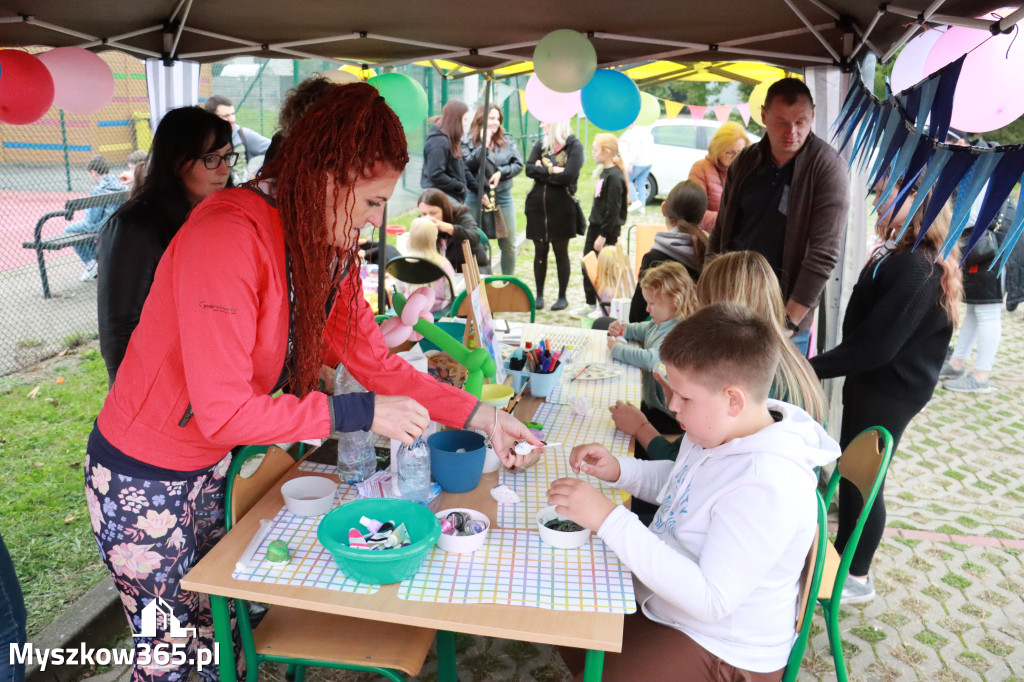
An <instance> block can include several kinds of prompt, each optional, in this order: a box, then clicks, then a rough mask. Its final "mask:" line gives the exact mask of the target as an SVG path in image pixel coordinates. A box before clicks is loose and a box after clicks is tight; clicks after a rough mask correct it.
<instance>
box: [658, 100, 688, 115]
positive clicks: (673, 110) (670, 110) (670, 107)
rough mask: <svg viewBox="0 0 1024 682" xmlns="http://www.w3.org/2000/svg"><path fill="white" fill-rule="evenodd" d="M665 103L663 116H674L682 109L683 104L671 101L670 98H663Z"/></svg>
mask: <svg viewBox="0 0 1024 682" xmlns="http://www.w3.org/2000/svg"><path fill="white" fill-rule="evenodd" d="M662 102H664V103H665V118H670V119H671V118H675V117H676V116H678V115H679V112H680V111H682V110H683V105H682V104H680V103H679V102H673V101H671V100H667V99H663V100H662Z"/></svg>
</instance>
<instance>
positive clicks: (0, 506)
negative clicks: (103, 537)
mask: <svg viewBox="0 0 1024 682" xmlns="http://www.w3.org/2000/svg"><path fill="white" fill-rule="evenodd" d="M37 389H38V390H37ZM106 394H107V370H106V367H105V365H104V364H103V358H102V357H100V354H99V352H98V351H97V350H96V344H95V343H92V344H88V345H86V346H80V347H79V348H77V349H73V350H71V351H68V352H67V354H66V355H63V356H58V357H56V358H53V359H51V360H47V361H45V362H42V363H40V364H38V365H36V366H34V367H32V368H29V369H27V370H24V371H22V372H20V373H18V374H12V375H9V376H6V377H3V378H0V461H2V462H3V485H0V533H2V534H3V536H4V542H5V543H6V544H7V548H8V550H10V553H11V558H12V559H13V561H14V568H15V571H16V572H17V574H18V578H19V580H20V581H21V586H22V590H23V591H24V593H25V605H26V607H27V608H28V634H29V637H32V636H33V635H34V634H36V633H38V632H39V631H40V630H42V629H43V628H44V627H46V625H47V624H49V622H50V621H51V620H53V618H54V617H55V616H57V615H58V614H59V613H60V612H61V611H63V610H64V609H65V608H67V606H68V605H69V604H70V603H71V602H73V601H74V600H75V599H77V598H78V597H80V596H81V595H82V594H84V593H85V592H86V591H87V590H88V589H89V588H91V587H92V586H93V585H95V584H96V583H97V582H99V580H100V579H101V578H102V577H103V576H104V575H105V574H106V568H105V567H104V566H103V564H101V563H100V555H99V551H98V550H97V549H96V541H95V540H94V539H93V535H92V527H91V525H90V523H89V514H88V511H87V510H86V506H85V492H84V489H83V488H84V479H83V474H82V460H83V458H84V457H85V444H86V440H87V439H88V437H89V432H90V431H91V430H92V425H93V420H94V419H95V418H96V415H97V413H98V412H99V410H100V406H101V405H102V404H103V399H104V397H105V396H106Z"/></svg>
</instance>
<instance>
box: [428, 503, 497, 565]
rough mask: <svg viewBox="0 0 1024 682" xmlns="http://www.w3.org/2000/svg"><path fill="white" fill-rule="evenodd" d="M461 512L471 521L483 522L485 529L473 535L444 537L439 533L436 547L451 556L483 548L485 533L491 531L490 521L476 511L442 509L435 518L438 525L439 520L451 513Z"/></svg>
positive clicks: (457, 508)
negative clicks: (449, 553)
mask: <svg viewBox="0 0 1024 682" xmlns="http://www.w3.org/2000/svg"><path fill="white" fill-rule="evenodd" d="M456 511H457V512H462V513H463V514H468V515H469V518H470V519H472V520H473V521H483V522H484V523H485V524H486V528H484V530H483V531H482V532H480V533H475V534H473V535H445V534H444V533H441V537H440V538H438V540H437V546H438V547H440V548H441V549H443V550H444V551H446V552H451V553H452V554H472V553H473V552H475V551H476V550H478V549H480V548H481V547H483V546H484V543H485V542H487V533H488V532H490V530H491V520H490V519H489V518H487V514H484V513H483V512H479V511H477V510H476V509H465V508H463V507H455V508H452V509H444V510H442V511H439V512H437V514H435V516H436V517H437V520H438V522H439V523H440V521H441V519H443V518H444V517H446V516H448V514H450V513H452V512H456Z"/></svg>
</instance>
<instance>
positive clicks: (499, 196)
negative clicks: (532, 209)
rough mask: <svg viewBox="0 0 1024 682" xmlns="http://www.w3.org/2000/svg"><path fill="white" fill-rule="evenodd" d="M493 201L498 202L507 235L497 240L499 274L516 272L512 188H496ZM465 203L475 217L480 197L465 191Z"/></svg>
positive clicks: (472, 192) (514, 218)
mask: <svg viewBox="0 0 1024 682" xmlns="http://www.w3.org/2000/svg"><path fill="white" fill-rule="evenodd" d="M494 202H495V203H496V204H498V210H499V211H501V217H502V219H503V220H504V221H505V231H506V232H507V233H508V236H507V237H502V238H501V239H499V240H498V248H499V249H501V274H503V275H514V274H516V208H515V204H514V203H513V202H512V188H511V187H509V188H508V189H504V190H502V189H499V190H496V191H495V193H494ZM466 205H467V206H469V209H470V210H471V211H472V212H473V217H474V218H475V217H476V216H477V211H479V210H480V197H478V196H477V195H476V192H474V191H473V190H467V192H466Z"/></svg>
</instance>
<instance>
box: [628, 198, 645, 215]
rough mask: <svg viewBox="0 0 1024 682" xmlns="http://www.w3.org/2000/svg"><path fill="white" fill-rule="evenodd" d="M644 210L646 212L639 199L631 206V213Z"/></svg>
mask: <svg viewBox="0 0 1024 682" xmlns="http://www.w3.org/2000/svg"><path fill="white" fill-rule="evenodd" d="M642 210H644V205H643V203H642V202H641V201H640V200H639V199H637V200H635V201H634V202H633V203H631V204H630V205H629V212H630V213H637V212H639V211H642Z"/></svg>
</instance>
